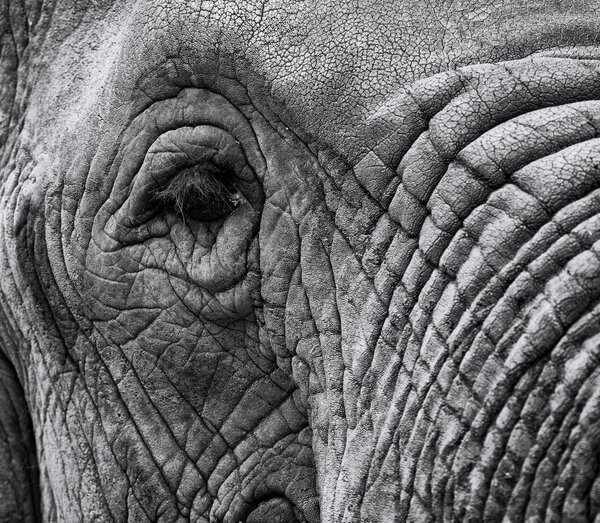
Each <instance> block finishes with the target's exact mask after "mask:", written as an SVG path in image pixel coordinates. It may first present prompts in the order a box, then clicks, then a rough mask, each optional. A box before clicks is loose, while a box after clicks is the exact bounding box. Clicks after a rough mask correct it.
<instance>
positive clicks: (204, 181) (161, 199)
mask: <svg viewBox="0 0 600 523" xmlns="http://www.w3.org/2000/svg"><path fill="white" fill-rule="evenodd" d="M234 180H235V175H234V174H233V173H232V172H230V171H229V170H224V169H222V168H220V167H218V166H216V165H215V164H213V163H210V162H203V163H200V164H196V165H193V166H190V167H186V168H184V169H182V170H181V171H179V172H178V173H177V174H176V175H175V176H174V177H173V178H171V179H170V180H169V182H168V183H167V184H166V186H164V187H163V188H161V189H159V190H157V191H156V192H155V193H154V196H153V199H154V201H155V202H156V203H158V204H159V205H160V206H161V207H162V208H163V209H164V210H170V211H174V212H176V213H178V214H180V215H181V217H182V218H189V219H195V220H200V221H204V222H213V221H217V220H220V219H221V218H224V217H225V216H227V215H228V214H230V213H231V212H232V211H233V210H234V209H235V208H236V207H237V206H238V204H239V203H240V201H241V199H242V196H241V194H240V192H239V191H238V190H237V188H236V187H235V184H234Z"/></svg>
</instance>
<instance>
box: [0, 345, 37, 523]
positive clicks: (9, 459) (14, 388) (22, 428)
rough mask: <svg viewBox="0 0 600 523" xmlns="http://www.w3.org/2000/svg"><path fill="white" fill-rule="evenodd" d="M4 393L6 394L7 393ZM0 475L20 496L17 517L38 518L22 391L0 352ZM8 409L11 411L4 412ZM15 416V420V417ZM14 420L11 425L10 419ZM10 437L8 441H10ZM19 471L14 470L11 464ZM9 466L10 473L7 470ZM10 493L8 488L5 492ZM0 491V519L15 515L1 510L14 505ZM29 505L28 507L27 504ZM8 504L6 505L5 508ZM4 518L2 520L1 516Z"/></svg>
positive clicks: (34, 455)
mask: <svg viewBox="0 0 600 523" xmlns="http://www.w3.org/2000/svg"><path fill="white" fill-rule="evenodd" d="M7 393H8V394H7ZM0 396H2V397H0V415H1V416H2V417H1V419H0V449H1V450H0V451H1V452H2V455H1V456H0V464H1V465H2V468H3V469H2V471H1V472H0V477H2V478H3V479H4V480H5V481H8V482H10V483H11V485H10V487H11V488H12V489H15V490H17V491H20V492H19V494H20V495H21V496H24V498H25V499H23V498H21V500H20V502H21V503H22V504H21V507H20V509H21V516H20V517H21V518H23V520H24V521H34V522H38V521H39V522H41V521H42V511H41V492H40V473H39V467H38V462H37V453H36V446H35V437H34V431H33V424H32V421H31V416H30V413H29V408H28V406H27V402H26V399H25V392H24V390H23V387H22V386H21V383H20V381H19V380H18V378H17V374H16V370H15V368H14V366H13V365H12V363H11V362H10V361H9V360H8V358H6V357H5V356H4V355H3V354H2V352H1V351H0ZM8 409H11V410H12V412H7V410H8ZM15 418H17V419H15ZM14 421H16V423H15V425H13V424H12V423H11V422H14ZM17 435H18V436H17ZM11 440H12V442H11ZM15 466H16V467H20V468H21V470H15V469H14V467H15ZM11 468H13V476H12V477H11V475H10V472H9V471H10V469H11ZM8 492H10V491H8ZM5 493H6V491H5V490H4V489H3V490H1V491H0V505H2V506H0V519H2V518H5V517H9V518H10V517H16V516H15V514H14V512H10V508H9V509H8V510H9V513H8V514H7V513H5V512H4V510H6V509H7V508H8V507H12V506H14V504H15V501H16V500H14V499H5V498H3V497H2V496H3V495H4V494H5ZM27 505H29V507H28V506H27ZM7 506H8V507H7ZM2 520H3V521H4V519H2Z"/></svg>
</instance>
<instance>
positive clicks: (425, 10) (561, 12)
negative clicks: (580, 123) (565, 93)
mask: <svg viewBox="0 0 600 523" xmlns="http://www.w3.org/2000/svg"><path fill="white" fill-rule="evenodd" d="M82 4H85V5H86V7H85V8H80V7H77V3H75V5H73V4H72V3H71V2H66V1H63V2H61V1H59V2H57V4H56V5H55V8H54V11H53V12H52V13H51V14H49V13H46V14H45V16H42V17H41V18H40V21H39V22H38V26H39V27H38V28H34V29H37V30H32V31H31V32H32V34H33V35H34V37H33V51H32V52H33V53H34V56H35V57H36V61H37V62H38V63H37V64H36V63H35V62H34V63H33V64H32V65H33V67H32V68H33V69H36V71H37V72H38V74H40V75H41V76H38V79H37V81H36V82H35V87H34V90H33V93H32V97H31V100H30V103H29V106H30V110H29V112H30V116H31V115H32V114H33V116H34V117H33V118H31V119H30V122H32V128H33V129H32V135H37V138H36V139H34V140H33V143H34V144H35V143H40V142H44V144H45V145H46V146H48V145H49V144H50V142H52V141H54V140H55V139H61V140H64V134H63V135H60V133H56V127H55V125H54V122H58V125H59V127H62V128H65V127H66V128H67V129H68V130H69V131H72V132H74V133H77V134H79V132H80V131H81V130H82V129H81V128H80V127H81V126H86V125H87V126H89V125H90V122H89V121H87V122H86V121H84V120H82V118H81V115H82V114H84V113H86V112H89V108H90V107H91V106H92V105H94V102H95V101H96V100H97V99H98V98H99V95H100V94H101V93H102V92H103V93H104V97H103V98H104V99H106V94H107V93H106V90H107V89H109V90H112V91H113V93H112V94H111V98H112V100H111V102H110V104H112V106H111V107H112V108H114V107H115V106H123V105H124V104H126V103H127V101H128V100H130V99H131V98H135V96H137V94H136V92H135V90H136V89H138V88H139V84H140V79H141V78H143V77H144V76H147V75H148V74H151V73H150V71H152V70H153V69H160V67H162V65H161V64H163V65H164V62H165V60H167V59H170V58H172V57H177V58H179V59H181V60H182V61H183V62H184V63H186V64H187V66H188V67H190V68H192V69H194V70H195V71H202V70H203V68H204V69H206V70H209V69H211V70H212V72H213V74H215V73H216V74H220V75H222V76H223V77H227V76H234V77H236V79H237V80H239V81H240V82H241V83H242V84H243V83H244V82H248V81H249V80H248V79H247V78H248V71H252V73H253V75H254V76H253V78H254V79H253V80H252V81H253V82H254V83H260V84H262V85H261V86H260V87H261V89H262V90H263V91H266V98H267V99H269V100H271V101H272V102H273V104H275V105H276V106H278V107H279V108H280V110H279V111H277V112H279V113H280V115H281V116H282V117H283V118H284V121H285V122H286V123H287V124H289V125H293V126H295V127H296V128H298V129H302V130H304V131H307V132H308V133H310V134H312V135H314V136H315V137H317V138H318V139H320V140H321V141H324V142H332V141H335V140H336V139H337V140H340V139H342V140H343V139H345V138H343V137H347V136H348V135H350V136H352V134H353V133H354V132H355V129H356V128H358V127H360V125H361V122H362V121H363V120H364V119H365V118H366V117H367V115H368V114H370V113H372V112H373V111H375V110H376V108H377V107H378V106H380V105H381V104H382V103H384V101H385V100H386V99H387V98H389V97H390V96H393V94H394V92H396V91H397V90H398V89H399V88H401V87H402V86H404V85H407V84H409V83H411V82H414V81H415V80H418V79H421V78H424V77H428V76H431V75H433V74H436V73H438V72H442V71H445V70H448V69H452V68H456V67H459V66H464V65H470V64H473V63H480V62H490V61H501V60H508V59H514V58H521V57H524V56H527V55H529V54H531V53H534V52H537V51H541V50H547V49H552V48H555V47H565V46H584V45H590V44H594V43H595V42H596V40H597V38H598V34H599V32H600V31H599V29H600V4H599V3H598V2H596V1H595V0H555V1H551V2H549V1H546V0H538V1H534V2H531V1H530V2H525V1H523V0H493V1H491V0H487V1H482V0H479V1H472V0H455V1H448V0H446V1H439V0H438V1H437V2H436V1H434V0H431V1H418V2H417V1H400V0H398V1H395V2H386V1H373V0H364V1H363V0H356V1H348V0H341V1H340V0H329V1H322V0H308V1H294V2H289V1H288V0H277V1H259V2H257V1H253V0H249V1H246V2H239V0H235V1H231V2H228V1H215V2H207V1H200V0H198V1H190V2H184V1H180V0H172V1H160V2H159V1H148V0H146V1H140V2H136V3H135V4H134V3H132V2H121V1H119V2H116V1H105V2H98V3H95V5H94V7H89V6H88V5H87V4H88V2H85V3H81V4H80V5H82ZM41 62H43V63H44V64H48V67H47V68H46V67H39V64H40V63H41ZM241 64H244V65H243V66H242V65H241ZM36 65H37V67H36ZM152 74H153V76H155V77H160V72H158V73H156V72H154V73H152ZM107 86H108V87H107ZM105 103H106V102H105ZM32 106H33V108H35V107H38V108H40V109H39V110H40V111H43V113H44V114H42V115H40V114H39V113H38V111H37V110H35V109H33V111H32ZM109 108H110V107H109ZM93 112H94V116H95V117H96V116H98V117H99V118H103V117H104V116H106V115H102V114H101V113H102V110H99V109H98V108H94V109H93ZM281 112H285V115H282V114H281ZM43 122H47V123H46V124H44V123H43ZM94 125H96V126H97V125H101V122H100V123H99V122H94ZM45 131H46V132H48V133H49V135H47V136H43V135H40V133H44V132H45ZM340 137H342V138H340ZM346 141H348V140H347V139H346ZM57 145H58V144H57Z"/></svg>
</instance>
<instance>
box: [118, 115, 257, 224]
mask: <svg viewBox="0 0 600 523" xmlns="http://www.w3.org/2000/svg"><path fill="white" fill-rule="evenodd" d="M206 161H209V162H210V163H212V164H214V165H216V166H218V167H219V166H220V167H222V168H223V169H226V170H229V171H231V172H232V173H234V174H235V178H236V180H237V181H238V182H239V186H240V188H241V190H242V192H243V188H244V186H249V185H251V184H252V182H254V181H255V179H256V175H255V173H254V172H253V171H252V169H251V168H250V167H249V165H248V163H247V160H246V157H245V155H244V152H243V150H242V147H241V145H240V143H239V142H238V141H236V140H235V139H234V137H233V136H232V135H231V134H229V133H228V132H226V131H223V130H222V129H219V128H218V127H215V126H206V125H200V126H196V127H181V128H178V129H175V130H172V131H167V132H166V133H163V134H162V135H161V136H160V137H159V138H158V139H157V140H156V141H155V142H154V143H153V144H152V146H151V147H150V148H149V150H148V152H147V153H146V157H145V159H144V162H143V165H142V167H141V169H140V171H139V172H138V173H137V174H136V176H135V179H134V181H133V184H132V188H131V192H130V195H129V197H128V198H127V201H126V202H125V205H124V206H123V207H122V208H121V209H120V210H119V211H118V213H117V214H119V216H117V217H116V218H117V219H118V220H119V222H120V223H122V224H123V225H125V226H126V227H135V226H136V224H139V223H140V222H144V221H146V220H147V219H148V218H149V217H150V216H152V215H153V214H155V213H156V212H157V206H156V203H155V202H153V201H152V200H153V199H152V195H153V194H155V193H156V191H157V190H160V189H162V188H164V187H166V186H167V185H168V183H169V181H170V180H171V179H172V178H173V177H174V176H176V175H177V174H178V173H179V172H180V171H181V170H182V169H184V168H186V167H190V166H193V165H196V164H199V163H202V162H206Z"/></svg>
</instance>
